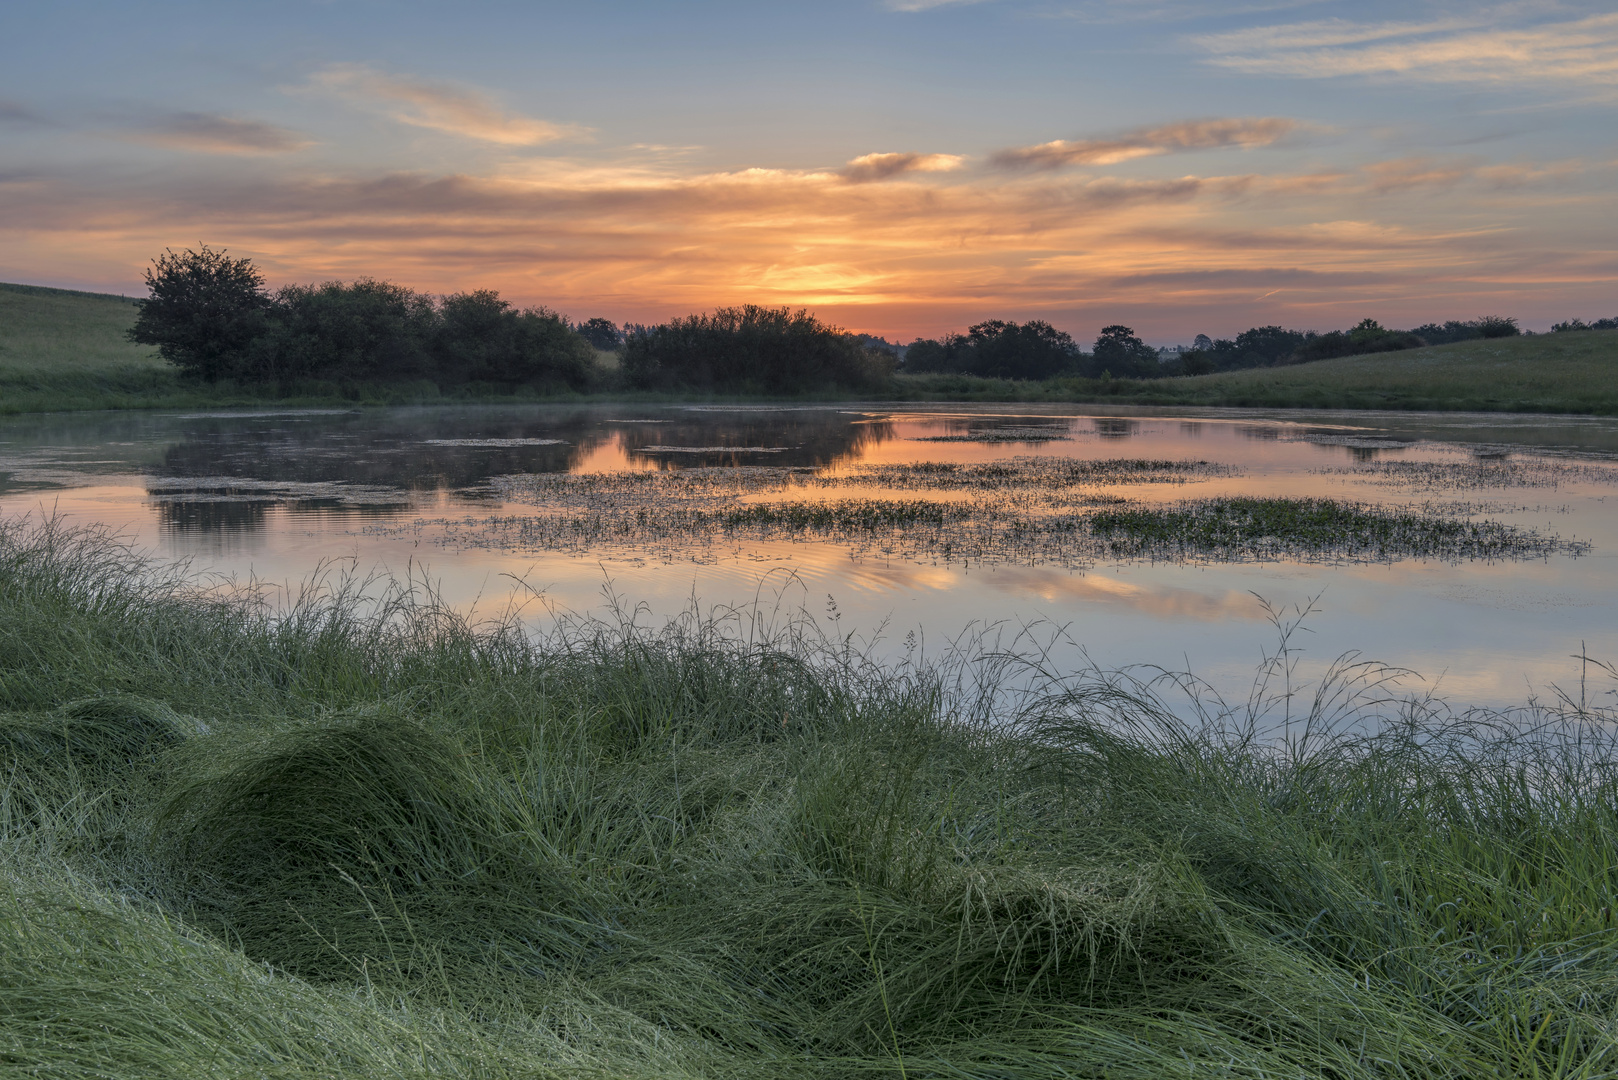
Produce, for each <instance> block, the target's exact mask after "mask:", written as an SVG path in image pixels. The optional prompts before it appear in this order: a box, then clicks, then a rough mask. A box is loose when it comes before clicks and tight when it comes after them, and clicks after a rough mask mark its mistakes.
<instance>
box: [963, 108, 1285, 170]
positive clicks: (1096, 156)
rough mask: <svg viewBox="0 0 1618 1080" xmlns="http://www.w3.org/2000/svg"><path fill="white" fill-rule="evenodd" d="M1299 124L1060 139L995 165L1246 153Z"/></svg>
mask: <svg viewBox="0 0 1618 1080" xmlns="http://www.w3.org/2000/svg"><path fill="white" fill-rule="evenodd" d="M1300 126H1301V125H1299V124H1298V122H1297V121H1296V120H1288V119H1286V118H1285V117H1280V116H1260V117H1245V118H1226V119H1215V120H1186V121H1182V122H1181V123H1178V124H1164V125H1162V126H1160V127H1152V128H1140V129H1138V130H1135V131H1131V132H1127V133H1125V134H1123V135H1120V136H1118V137H1116V138H1112V139H1080V140H1076V141H1069V140H1066V139H1057V140H1055V141H1054V142H1048V143H1040V144H1039V145H1037V146H1021V147H1017V148H1015V149H1011V150H1002V151H1000V152H999V153H997V154H995V155H994V156H993V157H992V158H991V159H990V160H991V161H992V162H993V163H994V164H995V165H998V166H1000V167H1001V168H1005V169H1059V168H1061V167H1062V166H1064V165H1116V164H1118V163H1119V162H1121V161H1131V160H1133V159H1135V158H1143V157H1154V156H1156V155H1158V154H1172V153H1175V152H1177V151H1181V150H1214V149H1221V148H1224V147H1232V146H1234V147H1240V148H1242V149H1244V150H1247V149H1252V148H1253V147H1258V146H1269V145H1271V144H1272V143H1275V142H1277V141H1279V140H1280V139H1282V138H1285V137H1286V136H1287V135H1290V134H1292V133H1293V132H1294V131H1297V130H1298V129H1299V127H1300Z"/></svg>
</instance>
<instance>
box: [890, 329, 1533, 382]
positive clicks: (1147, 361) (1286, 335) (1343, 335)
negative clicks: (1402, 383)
mask: <svg viewBox="0 0 1618 1080" xmlns="http://www.w3.org/2000/svg"><path fill="white" fill-rule="evenodd" d="M1518 332H1519V331H1518V328H1517V321H1516V320H1515V319H1508V318H1504V317H1501V316H1498V315H1487V316H1483V317H1481V318H1477V319H1473V320H1470V321H1468V322H1460V321H1455V320H1452V321H1450V322H1446V323H1443V324H1438V323H1428V324H1427V325H1425V326H1418V327H1416V328H1415V329H1414V330H1390V329H1388V328H1386V327H1384V326H1382V325H1381V324H1380V323H1378V322H1377V321H1376V320H1374V319H1364V320H1362V321H1361V322H1360V323H1359V324H1358V325H1357V326H1355V327H1353V328H1352V329H1349V330H1333V331H1330V332H1328V333H1324V334H1322V333H1316V332H1315V331H1313V330H1288V329H1286V328H1284V327H1280V326H1255V327H1253V328H1252V329H1250V330H1244V331H1242V332H1241V333H1240V334H1237V335H1236V336H1235V337H1234V338H1219V339H1214V338H1210V337H1208V336H1207V335H1206V334H1198V335H1197V338H1196V342H1195V344H1193V345H1192V346H1191V348H1189V349H1186V350H1183V351H1181V352H1179V353H1177V354H1171V355H1169V356H1167V357H1165V356H1163V355H1161V354H1159V352H1158V350H1156V349H1154V348H1152V347H1151V346H1150V345H1147V344H1146V343H1145V342H1144V341H1142V340H1141V339H1140V338H1139V337H1138V336H1137V335H1136V334H1135V331H1134V330H1133V329H1132V328H1130V327H1128V326H1123V325H1121V324H1119V325H1113V326H1108V327H1104V328H1103V329H1102V331H1101V333H1100V335H1099V336H1097V338H1096V340H1095V343H1094V344H1093V345H1092V346H1091V350H1090V352H1088V353H1085V352H1083V351H1082V350H1081V349H1080V347H1079V346H1078V344H1077V343H1076V342H1075V341H1074V340H1073V338H1072V336H1071V335H1069V334H1067V333H1064V332H1063V331H1061V330H1057V329H1055V328H1054V327H1052V326H1051V325H1050V324H1049V323H1046V322H1042V321H1039V320H1034V321H1032V322H1027V323H1023V324H1022V325H1021V326H1019V325H1018V324H1017V323H1014V322H1005V321H1002V320H999V319H995V320H991V321H989V322H982V323H978V324H977V325H975V326H972V327H969V328H968V329H967V331H966V333H964V334H946V335H945V336H944V337H943V338H941V339H931V338H921V339H917V340H916V341H914V342H911V344H910V345H909V347H908V348H907V349H906V350H905V357H904V362H903V365H902V366H901V368H900V370H902V371H906V372H946V373H952V374H960V375H979V376H984V377H988V378H1010V379H1049V378H1055V377H1058V376H1078V377H1082V378H1127V379H1155V378H1163V377H1167V376H1174V375H1204V374H1208V373H1211V372H1215V371H1232V370H1235V369H1237V368H1251V367H1274V366H1277V365H1281V364H1302V363H1308V362H1309V361H1312V360H1327V359H1331V358H1332V357H1337V356H1357V355H1362V354H1365V353H1375V352H1391V351H1395V350H1399V349H1416V348H1420V347H1422V346H1424V345H1447V344H1449V343H1451V342H1455V341H1466V340H1469V339H1472V338H1492V337H1507V336H1510V335H1514V334H1516V333H1518Z"/></svg>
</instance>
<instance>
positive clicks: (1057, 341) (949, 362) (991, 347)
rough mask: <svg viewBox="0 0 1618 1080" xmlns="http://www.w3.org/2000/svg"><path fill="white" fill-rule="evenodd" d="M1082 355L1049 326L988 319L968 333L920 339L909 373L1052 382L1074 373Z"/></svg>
mask: <svg viewBox="0 0 1618 1080" xmlns="http://www.w3.org/2000/svg"><path fill="white" fill-rule="evenodd" d="M1078 355H1079V349H1078V346H1077V345H1076V344H1075V343H1074V341H1073V338H1072V337H1071V336H1070V335H1069V334H1068V333H1067V332H1066V331H1062V330H1058V329H1056V328H1055V327H1054V326H1052V325H1051V324H1050V323H1048V322H1044V321H1042V320H1040V319H1034V320H1032V321H1030V322H1026V323H1020V324H1019V323H1015V322H1009V321H1007V320H1004V319H989V320H986V321H984V322H980V323H977V324H975V325H973V326H972V327H970V328H969V329H968V330H967V332H966V333H964V334H947V335H945V336H944V338H943V339H942V340H932V339H918V340H916V341H913V342H911V344H910V347H909V348H908V349H907V350H906V351H905V361H904V370H906V371H909V372H929V371H931V372H948V373H956V374H966V375H981V376H984V377H986V378H999V379H1048V378H1051V377H1052V376H1054V375H1060V374H1062V373H1063V372H1065V371H1068V370H1070V369H1071V368H1072V367H1073V365H1074V363H1075V361H1076V360H1077V357H1078Z"/></svg>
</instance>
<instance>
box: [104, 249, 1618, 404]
mask: <svg viewBox="0 0 1618 1080" xmlns="http://www.w3.org/2000/svg"><path fill="white" fill-rule="evenodd" d="M146 286H147V290H148V293H149V295H148V297H147V298H146V299H145V300H143V301H140V311H139V314H138V316H137V318H136V321H135V325H134V327H133V328H132V329H131V330H130V338H131V339H132V340H133V341H136V342H138V343H140V344H145V345H155V346H156V347H157V349H158V351H159V353H160V354H161V355H162V356H163V357H164V358H165V359H167V360H169V361H170V362H171V363H173V364H175V365H177V366H178V367H180V368H181V369H182V370H183V371H185V372H186V373H188V374H190V375H192V376H195V377H198V378H201V379H204V380H208V381H217V380H220V379H228V380H234V381H240V382H250V383H279V384H282V385H288V384H298V383H302V382H307V381H311V380H317V381H325V382H337V383H361V384H363V383H398V382H411V381H426V382H431V383H433V384H435V385H437V386H439V387H443V388H454V387H466V388H477V387H488V388H490V389H497V388H506V389H513V388H520V387H531V388H536V389H540V390H555V389H565V390H586V389H597V388H599V389H609V388H622V389H637V390H653V391H723V392H727V393H761V394H781V393H806V392H814V391H819V390H831V389H839V388H842V389H864V390H871V391H879V390H881V389H882V388H883V387H885V386H887V385H889V382H890V378H891V376H892V375H893V374H894V373H895V372H901V373H910V374H926V373H939V374H957V375H971V376H981V377H986V378H998V379H1020V380H1042V379H1051V378H1059V377H1080V378H1099V379H1106V378H1116V379H1126V378H1127V379H1151V378H1161V377H1165V376H1175V375H1198V374H1206V373H1211V372H1216V371H1230V370H1234V369H1238V368H1252V367H1268V366H1277V365H1282V364H1298V363H1306V362H1309V361H1313V360H1323V359H1328V358H1331V357H1337V356H1352V355H1358V354H1364V353H1373V352H1387V351H1393V350H1399V349H1412V348H1418V347H1421V346H1423V345H1442V344H1448V343H1451V342H1457V341H1465V340H1469V339H1473V338H1498V337H1508V336H1512V335H1515V334H1517V333H1518V332H1519V331H1518V327H1517V322H1516V320H1515V319H1509V318H1505V317H1502V316H1482V317H1480V318H1477V319H1472V320H1469V321H1456V320H1451V321H1449V322H1445V323H1428V324H1426V325H1423V326H1418V327H1415V328H1414V329H1410V330H1395V329H1389V328H1386V327H1383V326H1382V325H1381V324H1379V323H1378V322H1376V321H1375V320H1373V319H1365V320H1362V321H1361V322H1360V323H1359V324H1358V325H1356V326H1354V327H1352V328H1350V329H1347V330H1334V331H1330V332H1327V333H1316V332H1315V331H1304V330H1291V329H1287V328H1284V327H1281V326H1257V327H1253V328H1251V329H1249V330H1245V331H1243V332H1242V333H1240V334H1237V335H1236V336H1235V337H1233V338H1228V339H1227V338H1218V339H1215V338H1210V337H1208V336H1207V335H1203V334H1199V335H1197V338H1196V341H1195V343H1194V344H1193V345H1192V346H1191V347H1190V348H1189V349H1184V350H1180V351H1178V352H1175V353H1162V354H1160V353H1159V351H1158V350H1157V349H1154V348H1152V347H1151V346H1149V345H1147V344H1146V343H1145V342H1144V341H1142V340H1141V339H1140V337H1139V336H1138V335H1136V333H1135V331H1134V330H1133V329H1132V328H1130V327H1128V326H1124V325H1122V324H1115V325H1111V326H1107V327H1104V328H1103V329H1102V330H1101V332H1100V334H1099V335H1098V336H1097V337H1096V339H1095V341H1094V342H1093V343H1092V344H1091V347H1090V349H1089V351H1088V352H1086V351H1085V350H1084V349H1082V348H1081V347H1080V345H1079V343H1078V342H1076V341H1075V340H1074V339H1073V337H1072V335H1070V334H1068V333H1067V332H1065V331H1062V330H1058V329H1056V328H1055V327H1054V326H1052V325H1051V324H1050V323H1048V322H1044V321H1042V320H1038V319H1035V320H1031V321H1029V322H1025V323H1017V322H1012V321H1008V320H1003V319H990V320H987V321H985V322H980V323H976V324H974V325H973V326H970V327H968V328H967V330H966V331H965V332H964V333H951V334H946V335H944V336H943V337H941V338H937V339H933V338H918V339H917V340H915V341H913V342H911V343H910V345H908V346H905V347H899V346H895V345H892V344H890V343H888V342H886V341H884V340H883V339H880V338H873V337H871V336H869V335H860V334H851V333H848V332H845V331H844V330H842V329H840V328H838V327H835V326H832V325H830V324H828V323H825V322H823V321H821V320H820V319H819V318H817V317H816V316H815V315H813V314H811V313H810V312H808V311H803V310H799V311H792V310H790V309H788V308H769V307H760V306H757V305H746V306H743V307H734V308H720V309H718V310H716V311H714V312H712V313H703V314H696V315H689V316H685V317H682V318H675V319H671V320H669V321H668V322H665V323H660V324H657V325H641V324H636V323H626V324H624V325H623V326H619V325H617V324H615V323H613V322H612V321H611V320H609V319H604V318H591V319H588V320H585V321H583V322H580V323H571V322H569V321H568V319H566V318H565V317H563V316H562V315H560V314H558V313H556V312H554V311H550V310H548V309H546V308H542V307H532V308H523V309H518V308H516V307H513V306H512V305H511V304H510V303H508V302H507V301H505V300H502V299H501V298H500V296H499V294H498V293H496V292H494V291H493V290H489V289H479V290H475V291H472V292H463V293H454V294H451V295H448V296H442V297H438V296H432V295H428V294H425V293H419V292H416V291H414V290H412V289H409V288H406V287H404V286H402V285H396V284H393V283H391V282H386V281H376V280H372V279H369V278H362V279H360V280H357V281H353V282H347V283H345V282H341V281H332V282H326V283H323V284H318V285H288V286H285V287H283V288H281V289H278V290H275V291H273V292H272V291H270V290H269V289H268V288H266V286H265V283H264V277H263V275H262V274H261V273H260V272H259V271H258V269H257V268H256V267H254V266H253V264H252V262H251V260H248V259H236V258H232V257H230V256H229V255H228V254H226V252H224V251H223V250H219V251H216V250H213V249H211V248H209V247H208V246H206V245H203V246H202V248H201V250H200V251H191V250H186V251H183V252H174V251H165V252H164V253H163V254H162V255H160V256H158V257H157V258H156V259H154V260H153V264H152V266H151V268H149V269H148V270H147V271H146ZM1611 328H1618V320H1614V319H1601V320H1597V321H1596V322H1595V323H1584V322H1581V321H1579V320H1576V319H1575V320H1571V321H1569V322H1566V323H1558V324H1556V326H1555V327H1554V329H1555V330H1557V331H1563V330H1589V329H1611ZM603 353H613V354H616V360H615V362H614V363H611V364H608V365H603V364H601V363H600V362H599V359H600V357H601V354H603Z"/></svg>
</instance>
